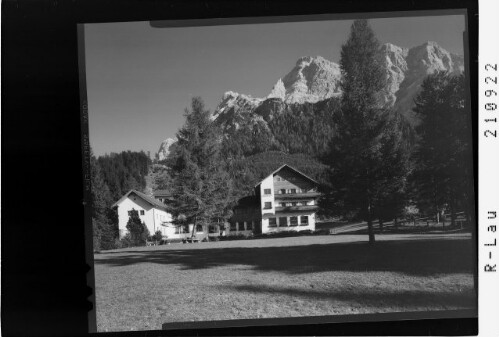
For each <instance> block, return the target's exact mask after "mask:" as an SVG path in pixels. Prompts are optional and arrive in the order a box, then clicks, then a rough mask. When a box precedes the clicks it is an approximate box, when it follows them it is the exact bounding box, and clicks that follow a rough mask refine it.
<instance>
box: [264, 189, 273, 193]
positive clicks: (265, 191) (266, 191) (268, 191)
mask: <svg viewBox="0 0 499 337" xmlns="http://www.w3.org/2000/svg"><path fill="white" fill-rule="evenodd" d="M263 193H265V194H271V193H272V192H271V190H270V188H266V189H264V190H263Z"/></svg>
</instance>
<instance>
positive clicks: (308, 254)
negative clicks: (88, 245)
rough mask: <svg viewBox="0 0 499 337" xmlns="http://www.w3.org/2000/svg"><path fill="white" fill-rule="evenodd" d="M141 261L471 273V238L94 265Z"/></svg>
mask: <svg viewBox="0 0 499 337" xmlns="http://www.w3.org/2000/svg"><path fill="white" fill-rule="evenodd" d="M141 263H149V264H158V265H164V266H167V265H175V266H176V268H179V267H180V269H184V270H186V269H187V270H189V269H207V268H214V267H219V266H230V265H247V266H250V267H252V268H253V269H254V270H257V271H279V272H284V273H290V274H299V273H311V272H323V271H361V272H365V271H391V272H401V273H406V274H409V275H431V274H447V273H472V272H473V268H474V265H473V264H474V254H473V250H472V244H471V240H469V239H466V240H449V239H419V240H397V241H378V242H376V244H375V245H373V246H371V245H368V244H367V243H365V242H349V243H331V244H312V245H306V246H288V247H259V248H204V247H203V249H165V250H134V251H133V250H131V251H124V252H110V253H104V254H100V255H99V257H98V258H96V259H95V264H96V265H103V266H130V265H136V264H141Z"/></svg>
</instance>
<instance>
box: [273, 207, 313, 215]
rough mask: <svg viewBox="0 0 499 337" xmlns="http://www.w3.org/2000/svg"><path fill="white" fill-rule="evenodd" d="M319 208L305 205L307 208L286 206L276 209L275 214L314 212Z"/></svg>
mask: <svg viewBox="0 0 499 337" xmlns="http://www.w3.org/2000/svg"><path fill="white" fill-rule="evenodd" d="M318 208H319V206H317V205H307V206H286V207H282V206H281V207H276V208H275V212H276V213H277V212H282V213H285V212H305V211H316V210H317V209H318Z"/></svg>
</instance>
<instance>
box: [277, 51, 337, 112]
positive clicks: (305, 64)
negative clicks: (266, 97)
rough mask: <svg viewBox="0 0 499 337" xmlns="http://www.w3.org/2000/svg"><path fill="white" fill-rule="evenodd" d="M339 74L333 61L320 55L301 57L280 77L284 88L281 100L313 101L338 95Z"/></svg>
mask: <svg viewBox="0 0 499 337" xmlns="http://www.w3.org/2000/svg"><path fill="white" fill-rule="evenodd" d="M340 76H341V72H340V67H339V66H338V64H336V63H334V62H331V61H329V60H326V59H325V58H323V57H321V56H317V57H311V56H304V57H301V58H299V59H298V61H297V62H296V65H295V67H294V68H293V69H292V70H291V71H290V72H289V73H288V74H287V75H286V76H284V78H283V79H282V82H283V84H284V88H285V90H286V94H285V97H284V99H283V100H284V101H285V102H286V103H304V102H311V103H315V102H318V101H320V100H324V99H326V98H329V97H332V96H335V95H339V94H340V93H341V92H340V88H339V81H340ZM276 85H277V84H276ZM274 87H275V86H274Z"/></svg>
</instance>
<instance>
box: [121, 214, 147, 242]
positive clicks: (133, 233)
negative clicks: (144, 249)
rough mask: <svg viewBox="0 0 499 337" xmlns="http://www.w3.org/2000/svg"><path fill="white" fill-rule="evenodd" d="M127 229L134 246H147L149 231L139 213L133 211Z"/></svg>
mask: <svg viewBox="0 0 499 337" xmlns="http://www.w3.org/2000/svg"><path fill="white" fill-rule="evenodd" d="M126 228H127V229H128V232H129V233H130V236H129V237H130V240H131V241H132V247H133V246H145V244H146V241H147V239H148V238H149V230H148V229H147V227H146V225H145V223H143V222H142V221H141V220H140V217H139V212H137V211H136V210H132V211H131V214H130V218H129V219H128V223H127V224H126Z"/></svg>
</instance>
